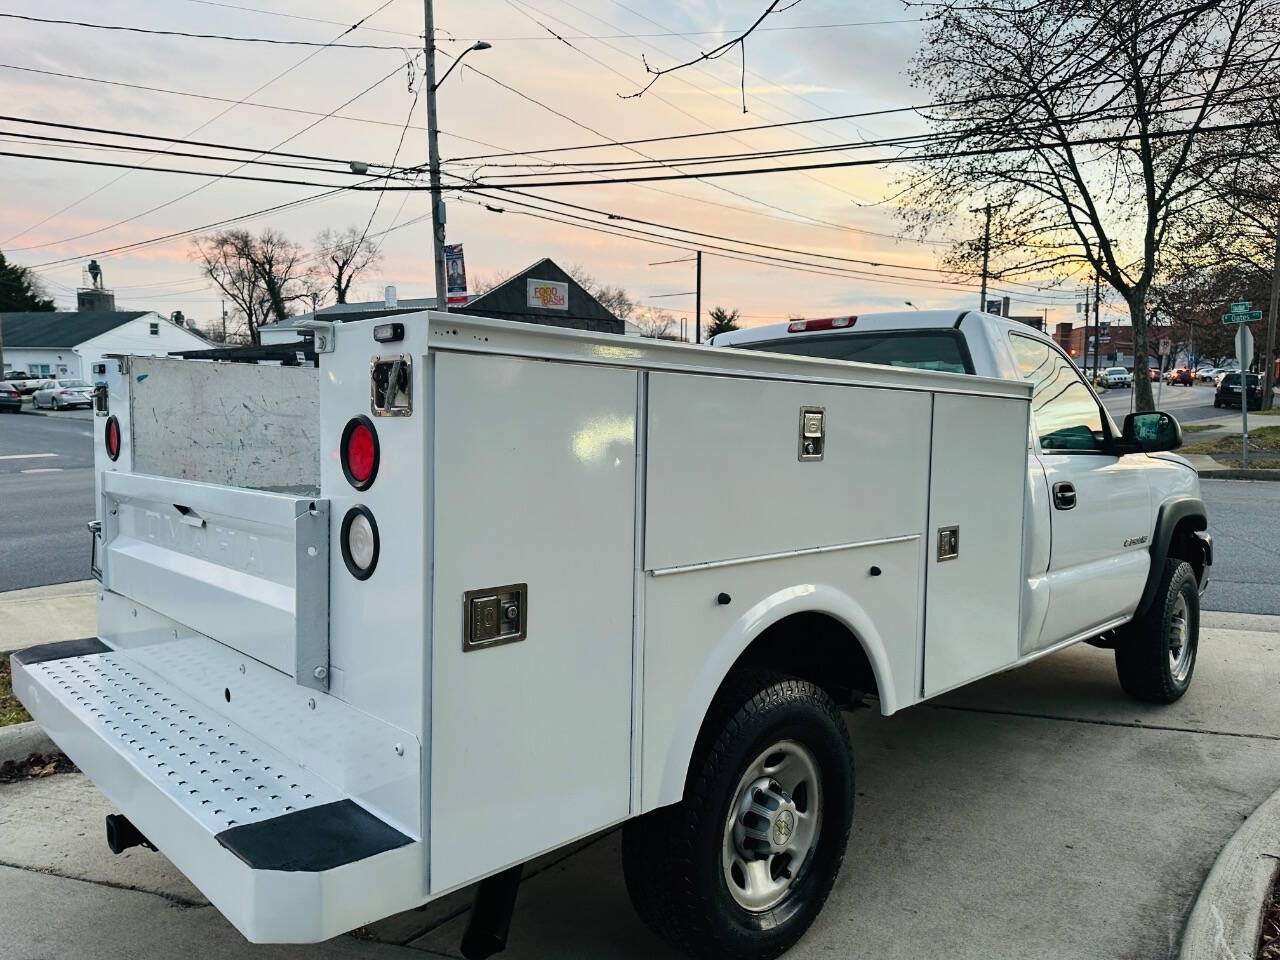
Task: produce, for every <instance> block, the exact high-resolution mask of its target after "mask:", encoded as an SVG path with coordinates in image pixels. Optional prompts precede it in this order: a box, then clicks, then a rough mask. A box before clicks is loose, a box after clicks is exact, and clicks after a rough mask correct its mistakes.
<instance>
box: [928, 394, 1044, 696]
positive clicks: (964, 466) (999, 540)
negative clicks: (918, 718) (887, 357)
mask: <svg viewBox="0 0 1280 960" xmlns="http://www.w3.org/2000/svg"><path fill="white" fill-rule="evenodd" d="M933 404H934V407H933V449H932V457H931V464H930V471H929V528H928V531H927V532H926V534H925V538H926V563H925V571H926V572H925V577H926V580H925V582H926V589H925V628H924V690H923V694H924V696H926V697H928V696H933V695H934V694H935V693H939V692H941V691H942V690H946V689H949V688H951V687H954V686H958V685H959V684H961V683H964V682H966V681H968V680H972V679H974V678H976V677H980V676H982V675H984V674H987V673H991V672H992V671H995V670H998V669H1000V668H1001V667H1004V666H1008V665H1009V664H1011V663H1013V662H1014V660H1016V659H1017V657H1018V637H1019V630H1020V627H1021V602H1022V593H1023V591H1022V585H1023V578H1022V538H1023V522H1022V513H1023V509H1024V501H1025V497H1024V490H1025V485H1026V482H1027V438H1028V426H1027V418H1028V416H1029V409H1030V405H1029V404H1028V403H1027V401H1026V400H1023V399H1008V398H1001V397H980V396H963V395H958V394H943V393H939V394H935V395H934V400H933ZM952 534H954V539H953V540H952V539H949V538H950V536H951V535H952Z"/></svg>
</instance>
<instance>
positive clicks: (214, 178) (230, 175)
mask: <svg viewBox="0 0 1280 960" xmlns="http://www.w3.org/2000/svg"><path fill="white" fill-rule="evenodd" d="M388 2H391V0H388ZM404 69H405V66H404V65H401V66H398V67H396V68H395V69H394V70H392V71H391V72H390V73H388V74H385V75H384V76H382V77H380V78H379V79H377V80H375V81H374V82H373V83H371V84H370V85H369V86H367V87H365V88H364V89H363V90H361V91H360V92H359V93H357V94H356V95H355V96H353V97H351V98H350V99H348V100H346V101H345V102H343V103H342V104H341V105H339V106H338V107H336V108H334V112H337V111H338V110H341V109H342V108H343V107H346V106H348V105H349V104H352V103H354V102H355V101H356V100H358V99H360V98H361V97H363V96H364V95H365V94H367V93H368V92H369V91H371V90H373V89H374V88H375V87H378V86H380V85H381V84H383V83H385V82H386V81H387V80H390V79H391V78H392V77H394V76H395V75H396V74H398V73H399V72H400V71H401V70H404ZM325 119H326V117H321V118H319V119H318V120H313V121H312V122H311V123H309V124H307V125H306V126H305V127H303V128H302V129H301V130H299V131H297V132H296V133H293V134H290V135H289V136H287V137H285V138H284V139H283V140H281V141H280V142H279V143H277V144H275V146H274V147H272V148H271V149H273V150H278V149H279V148H280V147H282V146H284V145H285V144H286V143H288V142H289V141H291V140H295V139H297V138H298V137H300V136H302V135H303V134H304V133H306V132H307V131H308V130H310V129H312V128H313V127H315V126H317V125H318V124H320V123H322V122H324V120H325ZM162 152H163V151H162ZM10 155H11V156H22V155H21V154H10ZM29 156H30V157H31V159H40V160H59V159H61V160H63V162H67V163H81V164H92V165H96V166H106V167H116V168H124V169H126V170H139V169H146V170H152V171H155V172H157V173H182V174H187V175H193V173H194V175H196V176H203V177H206V178H207V182H206V183H202V184H200V186H198V187H193V188H192V189H190V190H188V191H187V192H186V193H183V194H179V195H178V196H176V197H173V198H172V199H170V200H166V201H164V202H163V203H158V204H156V205H155V206H153V207H149V208H148V209H146V210H143V211H141V212H140V213H135V214H133V215H131V216H129V217H125V218H124V219H122V220H117V221H116V222H115V223H111V224H108V225H107V226H105V227H98V228H97V229H95V230H89V231H86V232H85V233H81V234H77V235H76V236H73V237H64V238H62V239H60V240H50V241H46V242H45V243H37V244H30V245H28V246H25V247H14V248H12V249H14V250H37V249H42V248H44V247H52V246H58V245H60V244H63V243H71V242H73V241H75V240H82V239H84V238H85V237H92V236H96V235H97V234H100V233H106V232H107V231H108V230H114V229H115V228H116V227H120V226H123V225H124V224H126V223H132V222H133V221H134V220H138V219H140V218H142V217H145V216H148V215H149V214H152V213H155V212H156V211H158V210H163V209H164V208H166V207H170V206H172V205H173V204H175V203H178V202H180V201H182V200H186V199H187V198H188V197H191V196H194V195H195V194H197V193H200V192H201V191H202V190H205V189H207V188H209V187H211V186H213V185H214V184H215V183H218V182H219V181H221V180H245V181H257V182H259V183H278V184H283V185H286V186H305V187H326V188H329V189H333V188H335V187H336V188H337V189H344V188H343V187H342V186H341V185H336V184H331V183H316V182H314V181H309V180H292V181H289V180H284V179H281V178H270V177H255V176H251V175H248V174H239V173H237V172H236V171H239V170H242V169H244V168H245V167H246V166H248V165H249V163H250V161H248V160H245V161H243V162H241V163H239V164H238V165H237V166H235V167H233V168H232V169H231V170H229V171H227V172H225V173H195V172H193V171H190V170H179V169H175V168H166V167H143V166H141V165H129V164H118V163H107V162H104V161H88V160H82V159H70V158H57V157H48V156H34V155H29ZM258 156H259V157H260V156H262V154H261V153H260V154H259V155H258ZM254 159H257V158H256V157H255V158H254ZM145 162H146V161H144V163H145ZM117 179H119V178H117ZM345 189H351V190H363V189H373V188H371V187H362V186H359V185H355V186H351V187H349V188H345Z"/></svg>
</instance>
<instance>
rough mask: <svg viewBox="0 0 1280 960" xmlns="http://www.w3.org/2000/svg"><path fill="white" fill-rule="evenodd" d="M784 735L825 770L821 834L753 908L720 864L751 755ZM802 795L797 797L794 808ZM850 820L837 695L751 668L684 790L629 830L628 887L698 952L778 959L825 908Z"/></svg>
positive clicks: (847, 750)
mask: <svg viewBox="0 0 1280 960" xmlns="http://www.w3.org/2000/svg"><path fill="white" fill-rule="evenodd" d="M784 741H785V742H787V743H789V744H791V745H792V746H795V745H799V747H801V748H802V749H803V750H804V751H807V752H808V754H809V758H810V759H811V760H812V761H813V767H814V769H815V770H816V772H817V778H816V779H817V783H818V784H819V786H818V787H817V788H816V790H815V793H816V795H817V796H818V797H819V798H820V801H819V803H820V805H819V806H818V808H817V813H818V817H817V818H816V819H817V823H818V826H817V832H816V834H815V835H814V836H813V838H812V842H811V845H810V846H809V848H808V851H807V854H806V855H805V856H804V859H803V861H802V862H801V863H800V865H799V867H798V868H796V867H793V866H792V865H791V864H790V863H788V862H787V861H785V860H784V861H782V865H783V867H784V868H785V869H786V870H787V871H788V872H793V876H794V879H791V880H790V881H789V883H790V886H789V887H788V889H787V890H786V892H785V893H784V894H782V899H781V900H780V901H778V902H775V903H772V904H771V905H770V906H769V907H768V908H767V909H761V910H757V911H752V910H748V909H746V908H745V907H744V906H742V905H741V904H740V902H739V900H738V899H735V894H734V893H733V892H731V891H730V888H729V884H730V883H731V882H732V881H731V880H729V879H728V878H727V877H726V868H725V866H724V863H723V862H722V854H723V851H724V849H725V844H726V843H727V842H729V841H728V840H727V837H728V836H729V830H730V822H731V821H730V810H731V804H732V805H735V806H736V805H737V804H738V803H740V802H742V799H743V798H744V797H746V796H747V794H745V793H740V788H741V786H742V783H743V781H744V779H745V778H746V777H748V776H750V773H749V771H751V770H752V767H753V764H754V763H756V762H757V761H758V760H759V759H760V758H761V757H762V756H773V754H771V753H769V751H771V750H772V748H773V747H774V746H775V745H778V746H782V745H783V743H784ZM768 762H769V761H768V760H767V759H766V760H765V763H766V764H767V763H768ZM801 794H802V790H801V789H797V790H796V792H795V794H794V798H795V800H796V803H797V809H798V810H799V809H803V808H802V807H801V806H800V798H801ZM754 796H757V797H758V796H759V793H756V794H754ZM806 802H808V801H806ZM809 810H810V811H811V812H812V810H813V808H812V807H809ZM744 816H745V815H744ZM852 821H853V748H852V746H850V743H849V734H848V731H847V730H846V729H845V725H844V719H843V717H842V716H841V713H840V710H839V708H838V707H837V706H836V704H835V702H834V701H833V700H832V699H831V697H829V696H828V695H827V694H826V693H825V692H824V691H823V690H821V689H820V688H818V687H816V686H815V685H814V684H812V683H810V682H808V681H807V680H800V679H797V678H795V677H788V676H785V675H783V674H780V673H775V672H772V671H758V670H752V671H746V672H744V673H743V674H742V675H741V676H739V677H737V678H733V679H731V680H730V683H729V685H728V686H727V688H726V689H725V690H723V691H722V692H721V694H720V695H719V696H718V697H717V699H716V703H715V704H714V705H713V706H712V709H711V711H710V713H709V715H708V717H707V720H706V721H705V722H704V724H703V728H702V732H701V733H700V734H699V737H698V743H697V745H696V746H695V748H694V753H693V759H692V761H691V763H690V766H689V776H688V780H687V782H686V784H685V791H684V799H683V800H682V801H681V802H680V803H677V804H674V805H672V806H669V807H663V808H661V809H659V810H655V811H653V812H651V813H648V814H645V815H644V816H642V817H638V818H636V819H634V820H631V821H629V822H628V823H627V824H626V826H625V827H624V828H623V833H622V862H623V872H624V876H625V878H626V882H627V891H628V893H629V894H630V896H631V902H632V904H633V905H634V906H635V909H636V912H637V913H638V914H639V915H640V918H641V919H642V920H644V921H645V923H646V924H648V926H649V927H650V928H651V929H653V931H654V932H655V933H657V934H658V935H659V936H660V937H662V938H663V939H664V940H666V941H667V942H668V943H670V944H672V945H673V946H675V947H677V948H679V949H681V950H683V951H685V952H687V953H689V954H691V955H692V956H694V957H699V958H715V960H770V958H772V957H777V956H778V955H779V954H781V953H783V952H784V951H786V950H787V949H789V948H790V947H791V946H792V945H793V944H795V943H796V941H797V940H799V939H800V937H801V936H803V935H804V932H805V931H806V930H807V929H808V928H809V925H810V924H811V923H812V922H813V919H814V918H815V917H816V916H817V915H818V912H819V911H820V910H821V909H822V905H823V904H824V903H825V902H826V899H827V895H828V894H829V893H830V892H831V886H832V884H833V883H835V879H836V875H837V874H838V873H839V871H840V864H841V862H842V861H843V860H844V851H845V847H846V846H847V845H848V842H849V830H850V827H851V825H852ZM743 822H746V821H745V819H744V820H743ZM793 822H796V821H793ZM765 829H766V833H768V832H769V830H768V828H767V827H766V828H765ZM799 832H800V831H799V828H796V835H799ZM784 856H785V855H784ZM772 862H773V861H768V863H769V864H770V865H771V864H772ZM783 876H786V874H785V873H784V874H783Z"/></svg>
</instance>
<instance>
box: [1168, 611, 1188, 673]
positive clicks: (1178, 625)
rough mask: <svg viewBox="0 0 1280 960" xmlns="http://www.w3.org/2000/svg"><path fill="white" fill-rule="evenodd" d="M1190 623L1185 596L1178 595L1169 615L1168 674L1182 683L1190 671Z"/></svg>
mask: <svg viewBox="0 0 1280 960" xmlns="http://www.w3.org/2000/svg"><path fill="white" fill-rule="evenodd" d="M1191 657H1192V646H1191V625H1190V616H1189V611H1188V609H1187V601H1186V598H1185V597H1183V596H1181V595H1179V596H1178V599H1177V601H1176V602H1175V603H1174V605H1173V614H1172V616H1170V617H1169V674H1170V675H1171V676H1172V677H1173V679H1174V682H1175V683H1179V684H1181V683H1183V682H1184V681H1185V680H1186V679H1187V674H1189V673H1190V672H1191Z"/></svg>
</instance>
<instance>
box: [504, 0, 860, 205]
mask: <svg viewBox="0 0 1280 960" xmlns="http://www.w3.org/2000/svg"><path fill="white" fill-rule="evenodd" d="M506 2H507V4H508V5H510V6H511V7H512V8H513V9H515V10H516V11H518V12H519V13H521V14H523V15H524V16H525V17H528V18H529V19H530V20H531V21H533V22H534V23H535V24H537V25H538V26H540V27H542V29H543V30H546V31H547V32H548V33H549V34H551V36H553V37H555V38H556V39H557V40H559V41H560V42H562V43H563V44H564V45H565V46H567V47H569V49H571V50H573V51H574V52H575V53H577V54H579V55H581V56H583V57H586V58H587V59H588V60H590V61H591V62H592V63H594V64H597V65H598V66H601V67H603V68H604V69H606V70H608V71H609V72H610V73H612V74H614V75H615V76H617V77H619V78H620V79H621V80H622V81H623V82H624V83H627V84H631V83H633V81H632V79H631V78H630V77H628V76H627V75H626V74H624V73H622V72H621V71H619V70H616V69H614V68H613V67H612V66H610V65H609V64H607V63H605V62H604V61H603V60H599V59H597V58H596V57H594V56H592V55H591V54H589V53H587V52H586V51H585V50H583V49H582V48H581V47H578V46H576V45H574V44H573V43H570V42H569V40H567V39H566V38H565V37H563V36H562V35H561V34H559V33H557V32H556V31H554V30H552V29H551V28H550V27H548V26H547V25H546V24H545V23H543V22H542V21H540V20H538V19H537V18H536V17H534V16H533V15H532V14H530V13H529V12H528V10H525V9H524V8H525V7H527V8H529V9H530V10H534V11H537V12H538V13H540V14H542V15H543V16H548V17H549V15H548V14H546V13H545V12H544V11H542V10H539V9H538V8H537V7H535V6H534V5H533V4H532V3H529V2H528V0H519V2H517V0H506ZM562 2H564V3H565V5H566V6H568V7H571V8H573V9H574V10H578V11H579V12H580V13H585V11H583V10H582V9H581V8H580V7H577V6H575V5H574V4H572V3H569V2H568V0H562ZM771 9H772V8H771ZM587 15H588V16H591V17H592V18H593V19H595V20H599V21H600V22H601V23H604V24H606V25H610V26H611V24H609V22H608V21H607V20H602V19H601V18H600V17H597V16H595V15H594V14H587ZM767 15H768V13H767V12H766V13H765V15H764V16H767ZM549 18H550V19H552V20H554V21H555V22H557V23H562V24H566V25H567V24H568V21H566V20H563V19H560V18H558V17H549ZM761 19H763V17H761ZM758 24H759V21H757V26H758ZM753 29H754V28H753ZM598 42H600V43H603V44H604V46H606V47H608V48H609V49H610V50H614V51H617V52H618V53H621V54H624V55H625V54H626V51H625V50H623V49H622V48H621V47H618V46H616V45H614V44H612V43H609V42H608V41H606V40H599V41H598ZM642 42H644V44H645V46H648V47H650V48H652V49H654V50H658V49H660V48H658V47H656V46H654V45H653V44H651V43H648V42H647V41H642ZM737 42H738V41H734V43H737ZM704 59H707V58H704ZM692 69H693V71H694V72H696V73H700V74H702V75H704V76H706V77H709V78H710V79H712V80H713V81H714V80H716V78H715V76H714V75H713V74H710V73H708V72H707V71H705V70H703V69H702V68H701V67H699V66H693V67H692ZM664 72H670V71H664ZM654 79H655V80H656V79H657V78H656V77H655V78H654ZM675 79H676V80H677V82H679V83H682V84H684V85H685V86H687V87H691V88H692V89H694V90H699V91H701V92H704V93H710V94H711V95H712V96H715V97H717V98H718V99H721V100H726V102H733V101H728V100H727V99H726V98H724V97H721V96H720V95H719V94H716V93H714V91H709V90H707V88H706V87H703V86H701V85H699V84H696V83H694V82H693V81H691V80H690V79H689V78H688V77H686V76H684V75H683V74H680V75H678V76H676V78H675ZM651 96H652V97H653V99H656V100H657V101H658V102H659V103H661V104H663V105H664V106H666V107H668V108H669V109H671V110H675V111H676V112H677V113H680V114H682V115H683V116H686V117H688V118H689V119H690V120H693V121H694V122H695V123H698V124H701V125H702V126H704V127H707V128H708V129H714V127H713V126H712V124H710V123H708V122H707V121H705V120H703V119H702V118H701V117H699V116H697V115H695V114H693V113H691V112H690V111H688V110H686V109H684V108H683V107H680V106H677V105H676V104H674V103H672V102H671V101H669V100H666V99H664V98H663V97H661V96H659V95H658V94H656V93H654V94H651ZM624 99H625V98H624ZM736 105H737V104H736V102H734V106H735V107H736ZM783 112H784V113H786V112H787V111H783ZM789 116H793V117H794V116H795V115H794V114H789ZM796 135H797V136H799V137H801V138H802V139H805V140H808V141H809V142H810V143H817V142H818V141H817V140H814V139H813V138H812V137H810V136H808V135H807V134H804V133H798V132H797V133H796ZM730 139H731V140H733V141H734V142H735V143H740V144H741V145H742V146H744V147H745V146H748V144H747V143H746V142H744V141H742V140H740V139H738V138H737V137H732V136H731V137H730ZM633 152H636V153H638V152H639V151H634V150H633ZM641 155H642V156H643V155H644V154H641ZM802 176H804V177H805V178H806V179H808V180H811V181H813V182H814V183H816V184H818V185H819V186H822V187H826V188H827V189H829V190H834V191H836V192H837V193H842V194H844V195H845V196H848V197H852V198H853V199H854V200H855V201H856V202H858V203H860V204H861V203H862V202H863V201H862V200H861V198H859V197H858V196H857V195H856V194H854V193H853V192H852V191H850V190H846V189H845V188H843V187H839V186H836V185H835V184H830V183H827V182H826V181H824V180H820V179H819V178H817V177H815V176H813V175H812V174H808V173H805V174H802ZM712 186H716V185H714V184H713V185H712ZM718 189H722V190H723V189H724V188H723V187H718ZM727 192H729V193H734V191H727ZM737 195H738V196H743V195H742V194H737ZM745 199H748V200H751V201H752V202H755V203H760V202H761V201H759V200H756V199H755V198H750V197H747V198H745Z"/></svg>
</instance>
